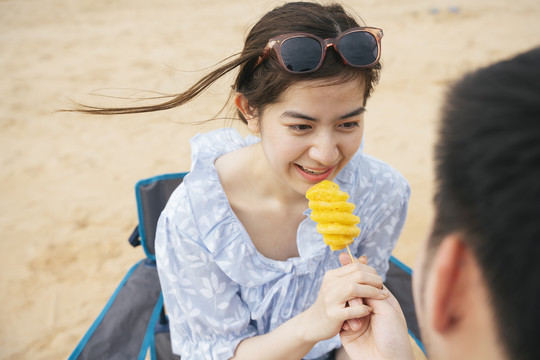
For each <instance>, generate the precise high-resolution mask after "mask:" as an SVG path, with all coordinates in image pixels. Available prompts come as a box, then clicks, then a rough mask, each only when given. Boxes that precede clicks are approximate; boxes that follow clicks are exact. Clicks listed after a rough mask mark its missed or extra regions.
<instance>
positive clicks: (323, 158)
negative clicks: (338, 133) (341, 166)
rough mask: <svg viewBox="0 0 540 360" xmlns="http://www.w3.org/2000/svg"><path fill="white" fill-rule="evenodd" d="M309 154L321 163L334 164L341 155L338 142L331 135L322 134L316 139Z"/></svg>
mask: <svg viewBox="0 0 540 360" xmlns="http://www.w3.org/2000/svg"><path fill="white" fill-rule="evenodd" d="M309 156H310V157H311V158H312V159H313V160H315V161H317V162H318V163H319V164H321V165H334V164H335V162H336V160H337V159H338V157H339V149H338V145H337V142H336V141H335V139H334V138H333V137H332V136H331V135H326V134H323V135H320V136H317V137H316V138H315V139H314V142H313V144H312V145H311V147H310V149H309Z"/></svg>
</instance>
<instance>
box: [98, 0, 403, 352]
mask: <svg viewBox="0 0 540 360" xmlns="http://www.w3.org/2000/svg"><path fill="white" fill-rule="evenodd" d="M381 38H382V31H381V30H380V29H377V28H370V27H360V26H359V24H358V23H357V21H356V20H354V19H353V18H352V17H351V16H349V15H348V14H347V13H346V12H345V11H344V9H343V8H342V7H341V6H340V5H328V6H323V5H319V4H316V3H307V2H295V3H288V4H285V5H283V6H280V7H278V8H276V9H274V10H272V11H270V12H269V13H267V14H266V15H264V16H263V17H262V18H261V19H260V20H259V21H258V22H257V23H256V24H255V26H254V27H253V28H252V29H251V31H250V33H249V35H248V36H247V38H246V41H245V44H244V49H243V51H242V53H241V54H239V56H238V57H236V58H234V59H233V60H230V61H229V62H227V63H225V64H224V65H222V66H221V67H219V68H218V69H217V70H215V71H214V72H212V73H210V74H209V75H207V76H205V77H204V78H203V79H201V80H200V81H199V82H198V83H196V84H195V85H194V86H193V87H192V88H190V89H189V90H187V91H186V92H184V93H182V94H180V95H178V96H177V97H175V98H173V99H172V100H171V101H168V102H166V103H163V104H161V105H157V106H148V107H139V108H131V109H120V108H119V109H107V110H105V109H102V110H94V111H95V112H100V113H126V112H143V111H154V110H163V109H168V108H173V107H176V106H180V105H183V104H185V103H187V102H188V101H189V100H191V99H192V98H193V97H195V96H196V95H198V94H199V93H200V92H202V91H204V90H205V89H206V88H207V87H208V86H210V85H211V84H212V83H213V82H214V81H216V80H217V79H219V78H220V77H221V76H222V75H224V74H226V73H228V72H230V71H232V70H236V69H237V70H238V74H237V77H236V80H235V82H234V85H233V91H234V95H233V98H234V102H235V104H236V107H237V109H238V114H239V117H240V119H241V120H242V121H243V122H244V123H246V125H247V126H248V128H249V129H250V130H251V132H252V133H253V134H254V135H256V136H248V137H247V138H243V137H241V136H240V135H239V134H238V133H237V132H236V131H234V130H232V129H221V130H217V131H214V132H211V133H208V134H204V135H198V136H196V137H195V138H193V139H192V141H191V146H192V168H191V171H190V173H189V174H188V175H187V176H186V177H185V179H184V181H183V183H182V185H180V187H179V188H178V189H177V190H176V191H175V192H174V194H173V195H172V197H171V199H170V201H169V203H168V205H167V206H166V208H165V210H164V212H163V214H162V215H161V218H160V221H159V225H158V230H157V237H156V257H157V265H158V270H159V275H160V281H161V284H162V289H163V294H164V301H165V305H166V308H167V312H168V315H169V320H170V327H171V339H172V345H173V351H174V352H175V353H177V354H180V355H181V356H182V359H186V360H187V359H229V358H233V357H234V358H235V359H301V358H306V359H330V358H334V356H335V353H336V349H339V348H340V346H341V343H340V338H339V336H338V333H339V332H340V330H341V328H342V326H343V324H344V322H345V321H347V320H350V321H349V323H348V326H350V327H351V328H353V329H354V328H355V327H356V326H358V323H357V322H356V320H355V319H356V318H360V317H363V316H365V315H367V314H369V312H370V310H371V308H369V307H368V306H365V305H363V304H362V303H361V302H359V301H358V300H356V301H352V300H353V299H355V298H373V299H382V298H385V296H387V294H386V292H385V291H384V290H380V289H381V287H382V281H383V279H384V276H385V273H386V271H387V269H388V260H389V257H390V254H391V252H392V250H393V248H394V245H395V243H396V241H397V238H398V236H399V233H400V231H401V229H402V226H403V223H404V221H405V216H406V211H407V210H406V209H407V203H408V199H409V186H408V183H407V182H406V180H405V179H404V178H403V177H402V176H401V175H400V174H399V173H398V172H397V171H396V170H394V169H393V168H392V167H390V166H389V165H387V164H385V163H383V162H381V161H379V160H377V159H374V158H372V157H370V156H368V155H366V154H363V153H362V150H361V144H362V138H363V133H364V112H365V106H366V101H367V99H368V97H369V96H370V94H371V92H372V89H373V86H374V84H375V82H376V81H377V79H378V74H379V70H380V65H379V57H380V53H381ZM90 112H92V111H90ZM322 180H333V181H335V182H336V183H338V184H339V185H340V187H341V189H342V190H344V191H346V192H348V193H349V194H350V199H349V201H351V202H353V203H355V204H356V209H355V211H354V213H355V214H356V215H358V216H359V217H360V218H361V223H360V227H361V229H362V233H361V234H360V236H359V237H358V238H357V239H356V240H355V242H354V243H353V244H352V245H351V250H352V252H353V253H354V254H355V255H356V256H361V255H366V256H367V258H368V259H369V266H368V265H365V264H363V263H361V262H356V263H354V264H349V265H347V266H344V267H340V263H339V259H338V257H339V254H338V253H335V252H332V251H331V250H330V249H329V247H328V246H326V245H325V244H324V242H323V240H322V236H321V235H320V234H318V233H317V231H316V229H315V227H316V224H315V223H314V222H313V221H312V220H311V219H309V214H310V210H309V209H308V201H307V199H306V198H305V193H306V191H307V190H308V189H309V188H310V187H311V186H312V185H314V184H316V183H318V182H320V181H322ZM349 301H351V304H350V305H351V306H349V303H348V302H349ZM353 305H354V306H353ZM340 352H341V350H338V353H340ZM338 356H339V354H338Z"/></svg>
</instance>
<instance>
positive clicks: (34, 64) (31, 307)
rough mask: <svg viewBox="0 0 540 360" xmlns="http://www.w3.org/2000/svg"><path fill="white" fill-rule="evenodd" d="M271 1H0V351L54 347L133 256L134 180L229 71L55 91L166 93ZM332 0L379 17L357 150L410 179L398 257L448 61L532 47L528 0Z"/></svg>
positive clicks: (410, 238) (223, 51)
mask: <svg viewBox="0 0 540 360" xmlns="http://www.w3.org/2000/svg"><path fill="white" fill-rule="evenodd" d="M279 4H281V2H279V1H268V0H265V1H263V0H252V1H246V0H228V1H226V2H225V1H218V0H199V1H196V2H195V1H175V0H156V1H153V2H149V1H141V0H132V1H127V0H114V1H105V0H91V1H90V0H81V1H68V0H41V1H36V0H30V1H17V0H0V68H1V69H2V80H1V81H0V86H1V94H2V95H1V97H0V139H1V140H0V150H1V158H0V160H1V167H0V183H1V187H0V192H1V193H0V198H1V201H0V207H1V208H0V209H1V216H0V229H1V230H0V231H1V235H2V236H1V238H0V271H1V274H2V275H1V278H0V279H1V281H0V297H1V298H0V300H1V303H2V307H1V310H0V359H63V358H67V357H68V356H69V354H70V353H71V351H72V350H73V349H74V347H75V346H76V345H77V343H78V342H79V340H80V339H81V337H82V336H83V335H84V333H85V332H86V330H87V329H88V327H89V326H90V325H91V324H92V322H93V320H94V319H95V317H96V316H97V315H98V314H99V312H100V311H101V309H102V307H103V306H104V305H105V303H106V301H107V300H108V298H109V296H110V295H111V294H112V292H113V291H114V289H115V288H116V286H117V284H118V283H119V281H120V280H121V279H122V278H123V277H124V275H125V273H126V272H127V270H128V269H129V268H130V267H131V266H132V264H134V263H135V262H136V261H137V260H139V259H141V258H142V257H143V256H144V253H143V251H142V249H141V248H131V247H130V246H129V244H128V243H127V238H128V236H129V234H130V233H131V231H132V230H133V228H134V226H135V225H136V224H137V218H136V217H137V214H136V207H135V196H134V190H133V189H134V185H135V183H136V182H137V181H138V180H139V179H142V178H146V177H150V176H153V175H157V174H162V173H171V172H178V171H186V170H189V166H190V160H189V159H190V149H189V146H188V140H189V138H191V137H192V136H193V135H194V134H196V133H198V132H206V131H209V130H211V129H214V128H217V127H222V126H223V125H224V123H223V122H222V121H214V122H209V123H206V124H204V125H193V124H190V122H193V121H199V120H205V119H208V118H209V117H211V116H213V115H214V113H215V112H217V111H218V110H219V109H220V107H221V106H222V104H223V101H224V100H225V98H226V93H227V90H228V88H227V85H228V84H226V83H224V84H220V85H219V86H216V88H215V89H213V90H212V91H211V93H210V94H207V95H205V96H203V97H202V98H201V99H199V100H198V101H196V102H195V103H193V104H192V105H189V106H186V107H185V108H183V109H174V110H170V111H166V112H160V113H152V114H140V115H128V116H111V117H99V116H89V115H82V114H74V113H58V112H56V110H58V109H62V108H65V107H67V106H70V102H69V99H74V100H77V101H83V102H87V103H88V102H89V103H93V104H100V105H103V104H105V105H106V104H111V103H114V104H120V105H130V104H133V102H134V100H123V99H119V98H116V99H110V98H106V97H103V96H101V95H109V96H116V97H130V98H135V97H140V96H143V97H144V96H153V94H152V93H147V92H144V91H156V92H160V93H167V94H170V93H177V92H180V91H181V90H184V89H185V88H186V86H188V85H189V84H191V83H192V82H193V81H194V80H196V79H198V78H199V77H200V76H202V75H203V74H204V73H205V71H204V70H203V71H197V70H200V69H204V68H208V67H210V66H212V65H213V64H215V63H216V62H218V61H219V60H221V59H223V58H225V57H226V56H229V55H231V54H234V53H237V52H239V51H240V50H241V48H242V43H243V38H244V36H245V34H246V32H247V30H248V29H249V28H250V26H251V25H252V24H253V23H254V22H255V21H256V20H257V18H258V17H260V15H262V14H263V13H264V12H266V11H268V10H270V9H272V8H273V7H274V6H276V5H279ZM344 4H345V5H346V6H347V8H349V9H351V10H352V11H354V12H355V13H357V14H358V15H360V16H361V17H362V18H363V19H364V21H365V22H366V24H368V25H371V26H377V27H381V28H383V29H384V33H385V36H384V38H383V50H382V54H383V55H382V63H383V72H382V77H381V81H380V83H379V85H378V86H377V88H376V90H375V92H374V94H373V97H372V98H371V99H370V101H369V102H368V107H367V108H368V112H367V115H366V137H365V140H366V143H365V151H366V152H367V153H369V154H372V155H375V156H377V157H379V158H380V159H382V160H384V161H386V162H388V163H390V164H392V165H393V166H394V167H396V168H397V169H398V170H400V171H401V172H402V173H403V174H404V175H405V177H406V178H407V179H408V180H409V182H410V184H411V188H412V198H411V202H410V208H409V215H408V219H407V222H406V225H405V228H404V231H403V234H402V236H401V238H400V240H399V242H398V245H397V247H396V249H395V251H394V255H395V256H396V257H398V258H399V259H401V260H402V261H404V262H405V263H407V264H408V265H411V266H412V265H413V264H414V261H415V257H416V253H417V251H418V246H419V244H420V242H421V241H422V240H423V238H424V236H425V234H426V231H427V227H428V225H429V223H430V220H431V217H432V208H431V196H432V191H433V176H432V159H431V157H432V145H433V142H434V140H435V135H436V121H437V118H438V113H439V107H440V104H441V99H442V96H443V94H444V92H445V90H446V88H447V86H448V85H449V84H451V83H452V81H453V80H454V79H456V78H457V77H459V76H460V75H462V74H463V73H465V72H467V71H470V70H473V69H475V68H477V67H479V66H482V65H487V64H489V63H491V62H494V61H497V60H501V59H504V58H508V57H510V56H512V55H515V54H517V53H519V52H521V51H524V50H527V49H529V48H531V47H534V46H538V45H540V21H538V20H539V19H540V2H538V1H535V0H512V1H510V0H476V1H464V0H462V1H422V0H410V1H407V2H404V1H398V0H389V1H384V2H382V1H375V0H349V1H346V2H344ZM143 90H144V91H143ZM92 94H94V95H92ZM233 124H234V123H233ZM226 125H230V123H228V122H227V123H226ZM235 126H238V128H239V129H241V130H242V131H244V129H243V128H242V126H241V124H240V125H239V124H236V125H235Z"/></svg>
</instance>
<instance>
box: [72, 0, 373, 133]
mask: <svg viewBox="0 0 540 360" xmlns="http://www.w3.org/2000/svg"><path fill="white" fill-rule="evenodd" d="M356 26H359V24H358V22H357V21H356V20H355V19H354V18H353V17H352V16H350V15H349V14H347V12H346V11H345V10H344V9H343V7H342V6H341V5H339V4H331V5H321V4H317V3H311V2H291V3H287V4H285V5H282V6H280V7H277V8H275V9H274V10H272V11H270V12H268V13H267V14H265V15H264V16H263V17H262V18H261V19H260V20H259V21H258V22H257V23H256V24H255V25H254V26H253V28H252V29H251V31H250V32H249V34H248V36H247V38H246V41H245V44H244V49H243V51H242V52H241V53H240V54H237V55H233V56H231V57H230V58H228V59H225V60H224V61H222V62H221V63H220V64H223V65H220V66H219V67H218V68H217V69H216V70H214V71H212V72H211V73H209V74H207V75H206V76H204V77H203V78H201V79H200V80H199V81H197V82H196V83H195V84H194V85H192V86H191V87H190V88H189V89H188V90H186V91H185V92H182V93H180V94H177V95H171V97H172V98H171V99H170V100H168V101H165V102H163V103H160V104H156V105H143V106H134V107H112V108H102V107H95V106H87V105H81V108H80V109H78V110H76V111H80V112H84V113H90V114H102V115H112V114H130V113H141V112H151V111H159V110H167V109H171V108H175V107H178V106H181V105H184V104H186V103H187V102H189V101H191V100H193V99H194V98H196V97H197V96H198V95H200V94H201V93H202V92H203V91H204V90H206V89H207V88H209V87H210V86H211V85H212V84H214V83H215V82H216V81H217V80H219V79H220V78H221V77H222V76H224V75H225V74H227V73H229V72H231V71H232V70H234V69H236V68H239V71H238V74H237V76H236V79H235V81H234V84H233V88H232V91H231V95H233V94H234V93H236V92H238V93H241V94H243V95H244V96H245V97H246V99H247V101H248V103H249V107H250V108H251V109H254V111H255V112H262V111H263V110H264V108H265V107H266V106H268V105H270V104H273V103H276V102H277V101H278V100H279V97H280V96H281V94H283V93H284V92H285V91H286V90H287V89H288V88H289V87H290V86H291V85H293V84H295V83H297V82H300V81H307V80H318V79H331V81H330V83H331V84H336V83H342V82H346V81H349V80H354V79H358V80H359V81H362V82H363V85H364V103H365V102H366V101H367V99H368V97H369V96H370V95H371V92H372V91H373V87H374V85H375V84H376V83H377V81H378V79H379V73H380V68H381V66H380V64H376V65H375V66H374V67H371V68H355V67H351V66H348V65H345V64H344V63H343V62H342V61H341V59H340V58H339V56H338V55H337V54H336V53H335V52H334V51H329V52H328V53H327V55H326V57H325V60H324V63H323V65H322V66H321V68H320V69H318V70H317V71H315V72H312V73H309V74H290V73H288V72H286V71H284V70H283V69H282V68H281V65H280V64H279V62H278V60H277V57H276V55H275V52H274V51H272V52H271V53H270V56H268V57H267V58H266V60H265V61H263V62H262V63H261V64H260V65H258V66H255V64H256V62H257V60H258V58H259V56H260V55H261V53H262V52H263V50H264V48H265V46H266V44H267V43H268V40H269V39H270V38H272V37H275V36H277V35H281V34H286V33H292V32H307V33H311V34H314V35H317V36H319V37H321V38H331V37H336V36H337V35H339V33H341V32H342V31H345V30H347V29H350V28H352V27H356ZM229 59H232V60H229ZM227 60H229V61H227ZM238 115H239V116H240V118H241V119H242V121H244V122H246V120H245V118H244V117H243V115H242V114H241V113H240V112H238Z"/></svg>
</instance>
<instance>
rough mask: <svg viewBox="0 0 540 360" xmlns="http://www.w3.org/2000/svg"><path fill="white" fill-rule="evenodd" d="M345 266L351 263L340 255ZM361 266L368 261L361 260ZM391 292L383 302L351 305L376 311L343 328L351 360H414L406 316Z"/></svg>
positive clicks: (343, 342) (367, 300)
mask: <svg viewBox="0 0 540 360" xmlns="http://www.w3.org/2000/svg"><path fill="white" fill-rule="evenodd" d="M339 260H340V261H341V264H342V265H347V264H349V263H350V262H351V260H350V258H349V256H348V255H347V254H345V253H343V254H341V255H340V258H339ZM359 261H360V262H364V263H365V261H366V259H363V258H362V257H361V258H360V259H359ZM385 290H386V291H387V292H388V297H387V298H386V299H384V300H374V299H363V300H362V299H354V300H352V301H349V305H350V306H355V305H356V304H358V302H361V301H363V303H364V304H365V305H367V306H369V307H370V308H371V309H373V311H372V313H371V315H368V316H366V317H364V318H362V319H354V320H353V321H357V323H356V324H354V326H351V325H352V324H351V320H349V323H345V324H344V325H343V329H342V331H341V332H340V337H341V342H342V344H343V347H344V348H345V351H346V352H347V354H348V355H349V357H350V358H351V359H352V360H354V359H414V355H413V352H412V348H411V344H410V341H409V336H408V332H407V323H406V321H405V316H404V315H403V312H402V311H401V307H400V306H399V303H398V302H397V300H396V298H395V297H394V296H393V295H392V294H391V293H390V292H389V291H388V289H386V288H385Z"/></svg>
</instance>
